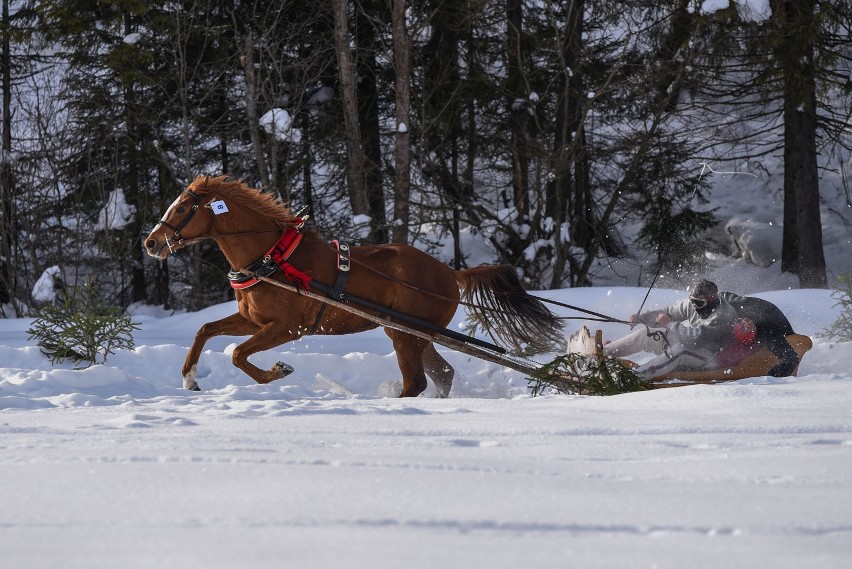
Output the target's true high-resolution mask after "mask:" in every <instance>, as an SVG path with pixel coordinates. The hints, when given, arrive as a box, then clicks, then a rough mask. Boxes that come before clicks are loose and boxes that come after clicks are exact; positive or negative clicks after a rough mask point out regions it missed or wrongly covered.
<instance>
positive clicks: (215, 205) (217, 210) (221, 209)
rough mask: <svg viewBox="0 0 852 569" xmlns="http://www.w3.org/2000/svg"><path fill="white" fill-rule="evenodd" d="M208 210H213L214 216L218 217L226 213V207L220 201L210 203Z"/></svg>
mask: <svg viewBox="0 0 852 569" xmlns="http://www.w3.org/2000/svg"><path fill="white" fill-rule="evenodd" d="M210 209H212V210H213V213H214V214H215V215H219V214H221V213H228V206H226V205H225V202H223V201H222V200H216V201H215V202H210Z"/></svg>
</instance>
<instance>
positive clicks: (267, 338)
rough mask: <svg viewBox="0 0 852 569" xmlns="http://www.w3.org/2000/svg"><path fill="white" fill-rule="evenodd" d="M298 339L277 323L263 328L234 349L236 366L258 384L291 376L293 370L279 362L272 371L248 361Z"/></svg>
mask: <svg viewBox="0 0 852 569" xmlns="http://www.w3.org/2000/svg"><path fill="white" fill-rule="evenodd" d="M297 337H298V335H297V334H293V333H292V332H291V331H289V330H283V329H282V328H281V326H280V325H279V324H278V323H276V322H270V323H269V324H266V325H264V326H262V327H261V328H260V329H259V330H258V331H257V332H256V333H255V334H254V336H252V337H251V338H249V339H248V340H246V341H245V342H243V343H242V344H240V345H239V346H237V347H236V348H234V354H233V360H234V365H235V366H236V367H238V368H240V369H241V370H243V371H244V372H246V374H248V375H249V376H250V377H251V378H252V379H253V380H255V381H256V382H257V383H269V382H271V381H275V380H276V379H281V378H282V377H284V376H286V375H289V374H290V373H292V372H293V368H292V367H290V366H289V365H287V364H285V363H284V362H278V363H276V364H275V365H274V366H272V369H270V370H263V369H260V368H259V367H257V366H256V365H254V364H252V363H251V362H249V361H248V358H249V356H251V355H252V354H256V353H258V352H263V351H266V350H268V349H270V348H274V347H275V346H280V345H281V344H284V343H286V342H289V341H291V340H294V339H296V338H297Z"/></svg>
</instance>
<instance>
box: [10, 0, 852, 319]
mask: <svg viewBox="0 0 852 569" xmlns="http://www.w3.org/2000/svg"><path fill="white" fill-rule="evenodd" d="M850 29H852V0H752V1H746V0H730V2H728V1H727V0H624V1H615V0H501V1H495V0H465V1H458V0H421V1H414V0H314V1H312V2H302V1H300V0H296V1H294V0H283V1H282V0H275V1H267V0H257V1H254V2H244V1H239V0H207V1H205V0H188V1H173V0H168V1H163V0H159V1H144V0H123V1H118V2H108V1H102V0H44V1H32V0H2V25H1V26H0V33H1V34H2V46H0V71H2V134H3V137H2V154H0V306H4V307H6V308H5V310H4V314H3V315H2V316H6V317H12V316H22V315H25V314H26V313H27V311H28V310H29V309H30V308H32V307H35V306H38V302H39V300H38V299H37V298H33V294H32V291H33V286H34V284H35V283H36V281H37V280H38V279H40V278H42V277H43V275H45V272H46V271H50V270H51V269H53V272H52V273H50V274H51V275H53V278H54V279H55V280H56V282H57V286H62V285H63V284H64V285H65V286H72V285H74V284H77V283H82V282H91V283H93V284H94V285H95V286H96V287H97V290H98V291H99V292H100V294H101V295H102V296H103V298H104V299H105V301H106V302H108V303H110V304H112V305H115V306H119V307H126V306H128V305H130V304H132V303H137V302H144V303H148V304H152V305H162V306H164V307H165V308H167V309H188V310H197V309H200V308H203V307H206V306H209V305H211V304H215V303H219V302H223V301H226V300H228V299H230V298H233V292H232V291H231V289H230V287H229V286H228V282H227V280H226V279H225V273H226V272H227V271H228V266H227V263H226V262H225V260H224V258H223V257H222V256H221V254H220V253H219V251H218V249H217V247H216V245H215V243H213V242H206V243H202V244H199V245H197V246H195V247H193V248H190V249H187V250H186V251H183V252H182V254H181V255H177V256H173V257H170V258H169V259H168V260H167V261H157V260H155V259H152V258H149V257H148V256H147V255H146V254H145V252H144V246H143V244H142V239H144V237H145V235H146V234H147V232H149V231H150V230H151V228H152V227H153V226H154V225H155V224H156V223H157V221H158V220H159V219H160V217H161V215H162V214H163V212H164V211H165V210H166V208H167V207H168V205H169V204H170V203H172V201H173V200H174V199H175V197H176V196H177V195H178V194H179V192H181V191H182V190H183V189H184V188H185V187H186V186H187V184H188V183H189V182H191V181H192V180H193V179H195V178H196V176H198V175H203V174H209V175H217V176H218V175H222V174H227V175H229V176H231V177H233V178H237V179H241V180H244V181H245V182H247V183H248V184H250V185H252V186H253V187H256V188H262V189H263V190H264V191H268V192H271V193H273V194H275V195H277V196H278V197H280V199H281V200H282V201H283V202H284V203H286V204H289V205H290V207H291V208H292V209H293V210H294V211H295V210H301V209H302V208H305V210H304V211H306V212H309V214H310V217H311V219H310V225H311V226H312V227H313V228H314V229H316V230H317V231H320V232H321V234H322V235H323V236H327V238H328V239H332V238H337V237H342V238H346V239H349V240H351V241H353V242H356V241H358V240H360V241H361V242H371V243H385V242H397V243H413V244H416V246H418V247H420V248H423V249H425V250H427V251H429V249H430V246H431V245H434V244H435V243H436V242H437V240H438V239H441V240H449V241H451V242H452V243H454V244H455V247H454V252H453V255H452V259H451V260H449V262H450V263H451V264H452V265H453V266H454V267H456V268H460V267H466V266H467V263H468V262H469V258H468V256H467V255H466V252H465V250H464V249H463V247H462V245H461V243H462V240H461V238H460V234H461V232H463V231H469V232H470V231H472V232H475V233H477V234H478V235H480V236H481V237H482V238H483V239H485V240H487V242H488V243H489V245H490V246H491V247H492V248H493V251H494V258H493V262H494V263H508V264H511V265H513V266H515V267H516V269H517V271H518V273H519V275H521V276H522V278H523V280H524V282H525V284H526V285H527V286H529V287H530V288H535V289H552V288H567V287H581V286H591V285H594V284H595V282H596V273H595V271H596V268H595V267H596V266H597V265H596V263H597V262H599V261H601V260H604V261H605V260H606V259H613V258H619V257H626V256H637V255H644V256H649V257H652V258H654V259H655V262H656V263H657V264H658V265H659V266H665V267H666V268H667V270H671V271H679V270H686V269H685V268H687V267H691V266H694V265H695V264H696V263H701V259H702V258H703V256H704V253H705V251H706V250H707V248H708V247H714V246H715V245H714V244H713V243H709V242H708V241H707V240H705V239H703V238H702V232H703V231H704V230H706V229H708V228H710V227H712V226H713V225H714V224H715V223H716V222H717V220H716V219H715V217H714V214H713V209H712V207H708V205H707V204H708V200H707V197H706V195H705V193H706V190H707V178H706V177H704V176H702V173H703V170H702V166H701V165H702V164H703V165H707V164H714V165H715V164H719V165H721V166H724V167H727V168H729V169H734V170H743V171H748V172H752V173H754V174H756V175H759V174H761V169H762V168H764V163H765V161H766V160H767V159H768V158H769V157H772V158H776V159H780V160H782V161H783V165H784V175H783V188H779V191H780V192H781V194H782V195H783V202H784V227H783V246H782V259H781V267H782V270H783V271H786V272H789V273H792V274H794V275H797V277H798V279H799V282H800V284H801V286H802V287H803V288H820V287H826V286H827V280H826V266H825V258H824V254H823V246H822V233H821V220H820V215H821V214H820V199H821V195H820V181H821V180H822V179H823V176H824V175H825V174H826V172H829V171H832V172H834V173H837V172H839V173H840V178H841V179H843V180H849V179H852V160H850V153H852V133H850V129H852V117H851V116H850V108H852V105H851V104H850V102H852V41H850ZM832 191H834V190H832ZM846 195H847V198H846V201H847V204H848V203H849V199H848V196H849V190H848V188H847V189H846ZM627 225H631V226H632V227H638V230H637V231H635V232H626V231H625V230H624V228H625V227H626V226H627ZM56 268H58V269H56ZM636 284H640V283H636Z"/></svg>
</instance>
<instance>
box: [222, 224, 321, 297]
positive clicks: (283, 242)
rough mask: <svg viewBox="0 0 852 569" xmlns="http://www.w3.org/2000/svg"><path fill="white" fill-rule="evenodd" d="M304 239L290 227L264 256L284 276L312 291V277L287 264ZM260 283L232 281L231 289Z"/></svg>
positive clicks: (253, 280)
mask: <svg viewBox="0 0 852 569" xmlns="http://www.w3.org/2000/svg"><path fill="white" fill-rule="evenodd" d="M302 237H304V235H303V234H302V233H300V232H299V230H298V229H297V228H295V227H288V228H287V229H285V230H284V232H283V233H282V234H281V237H279V238H278V241H276V242H275V245H273V246H272V248H271V249H270V250H269V251H267V253H266V255H264V256H263V259H264V261H265V262H266V261H270V260H271V261H274V262H275V264H276V265H277V266H278V268H279V269H281V272H283V273H284V276H286V277H287V278H288V279H290V280H291V281H293V282H295V283H296V284H298V285H301V286H303V287H304V288H305V289H307V290H310V283H311V277H310V276H308V275H307V274H306V273H304V272H302V271H300V270H299V269H297V268H296V267H294V266H293V265H291V264H290V263H288V262H287V259H289V258H290V255H292V254H293V252H294V251H295V250H296V247H298V246H299V243H301V242H302ZM259 282H260V280H259V279H256V278H253V279H249V280H247V281H244V282H241V283H237V282H234V281H231V288H235V289H244V288H248V287H250V286H252V285H255V284H257V283H259Z"/></svg>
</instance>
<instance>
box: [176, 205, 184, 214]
mask: <svg viewBox="0 0 852 569" xmlns="http://www.w3.org/2000/svg"><path fill="white" fill-rule="evenodd" d="M185 211H186V208H185V207H183V206H180V207H179V208H177V212H178V213H183V212H185Z"/></svg>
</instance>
